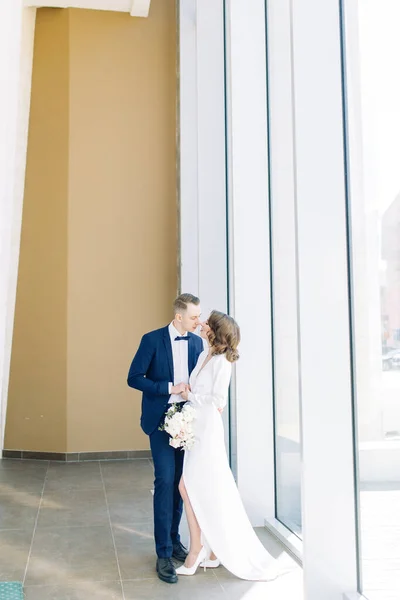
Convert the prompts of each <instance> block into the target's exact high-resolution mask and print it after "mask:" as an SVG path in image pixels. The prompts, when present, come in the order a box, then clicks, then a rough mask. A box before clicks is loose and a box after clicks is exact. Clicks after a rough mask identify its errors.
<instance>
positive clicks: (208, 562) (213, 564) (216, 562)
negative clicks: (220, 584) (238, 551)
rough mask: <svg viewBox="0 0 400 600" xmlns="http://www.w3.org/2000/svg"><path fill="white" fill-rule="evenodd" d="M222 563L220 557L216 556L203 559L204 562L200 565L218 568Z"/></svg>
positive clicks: (206, 567) (207, 567)
mask: <svg viewBox="0 0 400 600" xmlns="http://www.w3.org/2000/svg"><path fill="white" fill-rule="evenodd" d="M220 564H221V561H220V560H219V558H216V559H215V560H211V558H207V559H206V560H203V562H202V563H200V566H201V567H204V568H205V569H216V568H217V567H219V565H220Z"/></svg>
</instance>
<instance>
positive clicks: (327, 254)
mask: <svg viewBox="0 0 400 600" xmlns="http://www.w3.org/2000/svg"><path fill="white" fill-rule="evenodd" d="M292 35H293V69H294V106H295V121H294V132H295V172H296V181H297V185H296V190H297V194H296V201H297V233H298V293H299V319H300V365H301V420H302V470H303V479H302V488H303V497H302V504H303V564H304V582H305V597H306V598H307V600H321V598H324V600H342V598H343V593H344V592H346V591H354V590H356V589H357V557H356V522H355V491H354V455H353V414H352V382H351V360H350V324H349V285H348V264H347V232H346V190H345V162H344V160H345V157H344V130H343V105H342V102H343V98H342V72H341V43H340V15H339V2H337V0H325V2H321V1H320V0H292Z"/></svg>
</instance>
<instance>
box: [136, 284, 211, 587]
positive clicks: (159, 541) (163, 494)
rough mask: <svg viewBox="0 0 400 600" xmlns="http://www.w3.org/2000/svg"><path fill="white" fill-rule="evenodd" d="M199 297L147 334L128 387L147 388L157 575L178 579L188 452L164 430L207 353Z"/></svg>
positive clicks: (180, 304)
mask: <svg viewBox="0 0 400 600" xmlns="http://www.w3.org/2000/svg"><path fill="white" fill-rule="evenodd" d="M200 312H201V311H200V300H199V299H198V298H197V297H196V296H193V295H192V294H182V295H180V296H178V298H177V299H176V300H175V302H174V315H175V316H174V320H173V321H172V323H170V324H169V325H168V326H167V327H163V328H162V329H157V330H156V331H151V332H150V333H146V334H145V335H144V336H143V337H142V341H141V342H140V346H139V349H138V351H137V352H136V355H135V357H134V359H133V361H132V364H131V368H130V369H129V374H128V385H129V386H130V387H132V388H135V389H136V390H140V391H141V392H143V397H142V416H141V420H140V424H141V426H142V429H143V431H144V432H145V433H146V434H147V435H148V436H149V437H150V447H151V453H152V456H153V462H154V475H155V481H154V537H155V542H156V552H157V566H156V569H157V573H158V577H159V578H160V579H161V580H162V581H165V582H167V583H176V582H177V581H178V577H177V575H176V571H175V567H174V564H173V562H172V557H174V558H175V559H177V560H179V561H181V562H184V560H185V559H186V556H187V551H186V549H185V547H184V546H183V545H182V544H181V541H180V537H179V523H180V520H181V516H182V498H181V496H180V493H179V490H178V484H179V480H180V478H181V475H182V467H183V456H184V453H183V451H182V450H180V449H175V448H173V447H172V446H170V445H169V439H170V438H169V435H168V434H167V432H166V431H160V430H159V429H158V428H159V425H160V424H161V423H162V421H163V419H164V416H165V413H166V411H167V410H168V404H171V403H172V402H181V401H182V398H181V396H180V394H181V392H183V391H185V390H186V389H187V387H188V384H189V377H190V374H191V372H192V371H193V369H194V368H195V366H196V363H197V359H198V357H199V355H200V354H201V352H202V351H203V342H202V339H201V338H200V337H199V336H197V335H194V333H193V332H194V331H195V330H196V329H197V327H198V325H199V323H200Z"/></svg>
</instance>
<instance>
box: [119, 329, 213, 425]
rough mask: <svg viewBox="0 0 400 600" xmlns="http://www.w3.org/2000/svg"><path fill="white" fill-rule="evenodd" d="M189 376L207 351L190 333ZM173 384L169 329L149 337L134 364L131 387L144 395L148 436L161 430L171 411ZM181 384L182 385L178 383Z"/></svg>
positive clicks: (152, 333)
mask: <svg viewBox="0 0 400 600" xmlns="http://www.w3.org/2000/svg"><path fill="white" fill-rule="evenodd" d="M188 336H189V340H188V341H187V342H186V341H182V342H180V343H181V344H188V368H189V375H190V373H191V372H192V371H193V369H194V368H195V366H196V363H197V359H198V358H199V355H200V354H201V352H202V351H203V348H204V347H203V340H202V339H201V338H200V337H199V336H198V335H195V334H193V333H188ZM169 382H172V383H173V382H174V362H173V358H172V347H171V338H170V335H169V330H168V326H167V327H162V328H161V329H157V330H156V331H151V332H150V333H146V334H145V335H144V336H143V337H142V341H141V342H140V346H139V348H138V351H137V352H136V355H135V357H134V359H133V361H132V364H131V368H130V369H129V374H128V385H129V386H130V387H132V388H135V389H136V390H140V391H141V392H143V396H142V416H141V419H140V424H141V426H142V429H143V431H144V432H145V433H147V435H150V434H152V433H153V431H155V430H156V429H157V427H158V426H159V424H160V421H161V419H162V417H163V415H164V413H165V412H166V410H167V408H168V401H169V393H168V385H169ZM178 383H180V382H178Z"/></svg>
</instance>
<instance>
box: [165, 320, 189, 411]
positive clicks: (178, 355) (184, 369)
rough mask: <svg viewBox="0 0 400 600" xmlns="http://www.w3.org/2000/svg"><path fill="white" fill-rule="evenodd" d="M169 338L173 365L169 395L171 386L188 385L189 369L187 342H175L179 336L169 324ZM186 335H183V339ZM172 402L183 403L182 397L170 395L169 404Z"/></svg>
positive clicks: (171, 324) (172, 325)
mask: <svg viewBox="0 0 400 600" xmlns="http://www.w3.org/2000/svg"><path fill="white" fill-rule="evenodd" d="M168 331H169V336H170V338H171V346H172V360H173V363H174V381H173V383H172V382H171V383H170V384H169V391H170V393H171V388H172V386H173V385H178V384H179V383H189V367H188V346H189V341H187V342H186V341H185V340H178V341H175V338H176V337H177V336H179V337H183V336H181V334H180V333H179V331H178V330H177V329H176V328H175V327H174V324H173V323H170V325H169V327H168ZM186 336H187V333H186V334H185V337H186ZM173 402H184V400H183V399H182V397H181V396H180V395H179V394H171V396H170V399H169V404H172V403H173Z"/></svg>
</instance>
